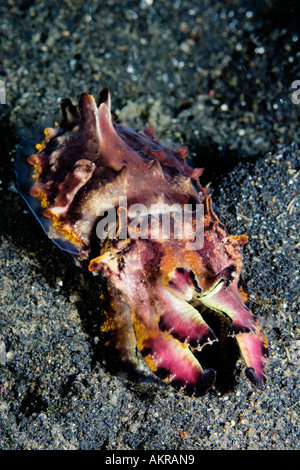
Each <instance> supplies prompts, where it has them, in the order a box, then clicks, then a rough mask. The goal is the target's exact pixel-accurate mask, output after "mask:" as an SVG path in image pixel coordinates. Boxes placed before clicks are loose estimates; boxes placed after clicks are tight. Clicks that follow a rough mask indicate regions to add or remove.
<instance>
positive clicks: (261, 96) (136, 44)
mask: <svg viewBox="0 0 300 470" xmlns="http://www.w3.org/2000/svg"><path fill="white" fill-rule="evenodd" d="M297 5H298V4H297V2H292V1H285V2H283V1H282V2H281V1H267V0H265V1H251V2H250V1H237V0H236V1H231V2H226V1H225V2H224V1H223V2H220V1H211V0H202V1H201V2H199V1H187V0H182V1H180V0H176V1H170V0H165V1H163V0H153V1H150V0H147V1H146V0H141V1H139V0H138V1H123V2H117V1H115V0H111V1H109V0H107V1H90V2H86V3H84V2H82V1H76V0H74V1H72V2H68V1H64V2H54V1H52V2H51V1H48V2H45V1H37V2H35V1H29V0H23V1H18V2H15V1H13V0H10V1H7V2H1V6H0V17H1V21H0V28H1V35H0V40H1V48H0V51H1V52H0V64H1V65H0V67H1V68H0V79H1V80H3V81H4V82H5V83H6V99H7V104H6V105H3V104H2V105H0V120H1V121H0V122H1V130H0V136H1V168H0V171H1V173H0V180H1V186H0V189H1V190H0V195H1V204H0V224H1V230H0V236H1V242H2V243H1V247H0V250H1V257H0V263H1V282H0V305H1V309H0V448H1V449H9V450H20V449H58V450H59V449H113V450H117V449H128V450H129V449H134V450H137V449H151V450H154V449H159V450H202V449H208V450H221V449H228V450H229V449H234V450H235V449H243V450H245V449H254V450H259V449H263V450H268V449H278V450H291V449H299V447H300V445H299V426H300V423H299V380H298V377H299V347H300V339H299V315H298V307H299V295H298V292H299V241H298V239H297V231H298V230H299V148H298V138H299V112H300V105H297V104H295V103H293V101H292V92H293V89H292V83H293V82H294V81H295V80H297V79H298V80H299V79H300V75H299V57H300V52H299V44H300V38H299V26H298V24H297V15H299V6H297ZM103 87H109V88H110V89H111V90H112V107H113V112H114V117H115V119H117V120H118V121H120V122H126V123H127V124H128V125H130V126H132V127H134V128H138V129H141V128H143V127H144V126H145V125H148V124H152V125H154V126H155V128H156V130H157V134H158V136H160V137H161V138H162V139H163V140H165V141H167V142H168V141H170V142H175V143H176V144H185V145H187V146H188V147H189V149H190V155H191V162H192V163H193V164H194V165H198V166H204V167H205V168H206V171H205V173H204V175H203V177H202V183H203V184H206V185H209V186H210V187H211V190H212V195H213V198H214V202H215V203H216V205H217V206H218V207H219V209H220V210H221V212H222V220H223V221H225V223H226V225H227V227H228V229H229V231H230V233H231V234H241V233H245V234H247V235H248V237H249V243H248V245H246V247H245V248H244V273H243V276H244V279H245V281H246V282H247V284H248V287H249V290H250V301H251V308H252V310H253V312H254V313H255V314H257V315H258V316H259V318H260V322H261V324H262V326H263V328H264V331H265V333H266V335H267V337H268V340H269V345H270V364H269V369H268V376H269V379H268V383H267V388H266V390H265V391H264V392H260V391H257V390H255V389H254V387H253V386H252V385H251V384H250V383H249V382H248V381H247V380H246V379H245V377H244V372H243V369H244V364H243V361H242V359H241V358H240V357H239V355H238V352H237V350H236V347H235V344H234V342H233V340H231V341H228V342H225V343H224V344H222V347H221V348H220V347H219V348H218V347H217V346H216V347H215V346H207V347H206V348H204V350H203V353H201V356H202V357H201V361H202V363H203V364H204V365H205V366H207V365H209V364H211V363H213V365H214V367H216V369H217V371H218V381H217V383H216V387H215V388H214V389H213V390H212V391H211V392H210V393H209V394H208V395H206V396H205V397H203V398H199V399H191V398H188V397H184V396H182V395H180V394H178V393H176V392H175V391H174V390H173V389H171V388H170V387H169V386H167V385H165V384H162V385H161V384H160V383H158V382H157V381H155V380H152V379H149V378H148V379H145V378H137V377H134V376H131V375H129V374H128V372H129V371H128V370H127V369H126V367H125V368H124V367H123V368H122V366H121V365H120V364H119V363H117V362H115V361H113V360H112V355H111V352H109V353H108V352H107V350H106V348H105V347H104V344H103V338H102V335H101V332H100V327H101V324H102V322H103V318H104V316H103V301H102V300H100V299H99V296H100V293H101V291H102V289H103V285H102V284H101V281H99V279H96V278H94V277H92V276H90V275H89V274H88V273H85V272H83V271H80V270H79V269H78V268H76V267H75V266H74V265H73V263H72V261H71V260H69V258H67V257H66V256H64V255H63V253H62V252H61V251H60V250H59V249H58V248H57V247H56V246H54V245H53V244H52V243H51V241H50V240H48V239H47V237H46V236H45V235H44V233H43V231H42V229H41V228H40V226H39V225H38V223H37V222H36V221H35V219H34V217H33V216H32V215H31V214H30V213H29V212H28V210H27V208H26V206H25V204H24V202H23V201H22V199H21V198H20V196H19V195H18V193H17V192H16V189H15V183H14V170H13V168H14V159H15V156H16V151H17V147H18V146H20V145H21V146H23V147H24V146H26V145H27V144H28V140H29V139H30V136H33V137H34V139H35V140H38V139H39V132H40V130H41V129H42V128H43V125H44V122H45V121H47V120H48V122H49V118H51V119H52V120H54V119H55V116H57V113H58V112H59V101H60V99H61V98H63V97H67V96H68V97H70V98H71V99H72V100H73V101H75V102H76V101H77V99H78V97H79V95H80V93H81V92H88V93H91V94H94V96H97V94H98V92H99V90H100V89H101V88H103ZM50 122H51V121H50ZM211 319H212V321H214V322H215V321H216V320H215V319H214V316H213V315H211ZM216 327H217V325H216ZM126 372H127V374H126Z"/></svg>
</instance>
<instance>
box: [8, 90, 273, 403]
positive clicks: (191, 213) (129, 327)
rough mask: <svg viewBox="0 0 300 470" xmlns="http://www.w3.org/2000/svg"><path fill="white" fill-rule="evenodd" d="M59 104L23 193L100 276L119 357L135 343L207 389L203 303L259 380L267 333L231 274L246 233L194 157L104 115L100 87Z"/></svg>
mask: <svg viewBox="0 0 300 470" xmlns="http://www.w3.org/2000/svg"><path fill="white" fill-rule="evenodd" d="M61 107H62V115H63V119H62V121H61V122H60V124H58V125H57V126H56V127H54V128H47V129H45V134H46V136H45V139H44V140H43V141H42V143H41V144H38V145H37V152H36V153H35V154H34V155H31V156H30V158H29V159H28V161H29V163H30V164H32V165H33V167H34V171H33V174H32V175H31V183H30V185H31V189H30V194H24V193H23V194H22V195H23V197H24V198H25V200H26V201H27V202H28V204H29V206H30V207H31V209H32V211H33V212H34V213H35V215H36V216H37V218H38V220H39V221H40V223H41V224H42V225H43V227H44V229H45V231H46V233H47V234H48V236H49V237H50V238H51V239H52V240H53V241H54V242H55V243H57V244H58V245H59V246H60V248H62V249H64V250H66V251H67V252H69V253H71V254H72V256H73V257H74V258H75V259H76V261H77V263H79V264H80V265H82V266H86V267H87V268H88V269H89V270H90V271H92V272H93V273H94V274H103V275H104V276H105V277H106V279H107V284H108V292H109V295H110V309H108V310H107V311H106V321H105V323H104V327H103V328H104V330H105V331H108V332H111V335H112V336H111V337H112V338H113V341H114V343H115V347H116V348H117V350H118V351H119V353H120V356H121V358H122V359H123V360H130V361H138V359H137V354H136V352H137V350H136V348H138V350H139V351H140V352H141V355H142V356H143V358H144V360H145V362H146V364H147V365H148V367H149V368H150V370H151V371H152V372H154V374H156V375H157V376H158V377H159V378H161V379H162V380H164V381H166V382H168V383H170V384H171V385H172V386H173V387H174V388H175V389H177V390H179V391H181V392H182V393H184V394H186V395H189V396H200V395H203V394H205V393H206V392H207V390H208V389H210V388H211V387H212V386H213V385H214V383H215V376H216V373H215V371H214V370H213V369H205V370H204V369H203V368H202V367H201V365H200V363H199V362H198V360H197V358H196V357H195V354H194V353H193V351H195V350H200V349H201V348H202V347H203V346H204V345H205V344H207V343H211V342H213V341H215V340H216V339H217V338H216V335H215V333H214V332H213V331H212V329H211V328H210V326H209V325H208V324H207V323H206V322H205V321H204V319H203V317H202V316H201V313H200V312H199V307H200V306H202V307H203V306H205V307H206V308H207V309H208V310H214V311H217V312H220V313H222V314H224V315H225V316H226V317H227V318H229V319H230V326H229V330H228V335H231V336H234V337H235V339H236V341H237V343H238V345H239V348H240V351H241V354H242V356H243V357H244V360H245V362H246V366H247V367H246V369H245V373H246V376H247V377H248V379H249V380H250V381H251V382H252V383H253V384H254V385H255V386H256V387H258V388H260V389H263V388H264V387H265V383H266V368H267V355H268V346H267V340H266V337H265V335H264V334H263V332H262V329H261V327H260V326H259V324H258V321H257V317H256V316H254V315H253V314H252V313H251V311H250V310H249V309H248V308H247V307H246V305H245V303H247V294H246V291H245V288H244V285H243V283H242V280H241V276H240V273H241V268H242V256H241V247H242V246H243V245H244V244H245V243H246V242H247V237H246V236H244V235H242V236H229V235H228V232H227V230H226V228H225V227H224V225H223V224H222V223H221V222H220V220H219V218H218V217H217V215H216V214H215V212H214V210H213V208H212V201H211V197H210V196H209V194H208V193H209V191H208V189H207V188H203V187H202V186H201V185H200V182H199V177H200V176H201V174H202V169H199V168H191V167H190V166H188V165H187V164H186V156H187V149H186V148H185V147H179V148H176V149H170V148H167V147H166V146H165V145H163V144H162V143H161V142H160V141H158V140H157V139H156V138H155V134H154V131H153V128H152V127H148V128H146V129H145V130H144V132H140V133H137V132H135V131H133V130H131V129H129V128H127V127H125V126H122V125H120V124H117V123H115V122H113V121H112V118H111V111H110V93H109V90H107V89H105V90H102V92H101V93H100V100H99V104H98V106H97V105H96V103H95V100H94V99H93V97H92V96H91V95H88V94H82V95H81V97H80V101H79V106H78V107H76V106H74V105H73V104H72V103H71V101H70V100H69V99H65V100H63V101H62V103H61ZM33 167H31V168H33ZM20 173H21V172H20V169H18V168H17V176H18V179H19V186H20V187H21V191H22V185H23V186H24V175H22V174H20ZM25 179H26V178H25ZM27 183H28V180H27ZM197 307H198V309H197Z"/></svg>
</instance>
